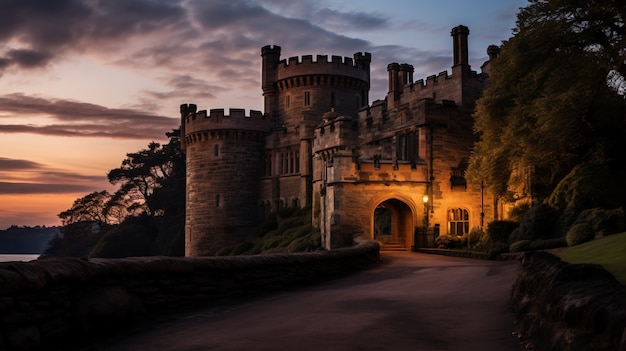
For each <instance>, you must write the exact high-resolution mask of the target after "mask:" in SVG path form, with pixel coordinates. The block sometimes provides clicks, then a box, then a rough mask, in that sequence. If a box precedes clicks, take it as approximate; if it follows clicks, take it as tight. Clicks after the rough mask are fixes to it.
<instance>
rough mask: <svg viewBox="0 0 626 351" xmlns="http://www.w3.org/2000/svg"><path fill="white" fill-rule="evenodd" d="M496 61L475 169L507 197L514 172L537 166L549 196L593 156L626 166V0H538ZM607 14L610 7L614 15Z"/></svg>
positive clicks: (480, 118)
mask: <svg viewBox="0 0 626 351" xmlns="http://www.w3.org/2000/svg"><path fill="white" fill-rule="evenodd" d="M529 3H530V4H529V6H527V7H525V8H523V9H521V11H520V13H519V15H518V20H517V27H516V28H515V29H514V36H513V37H512V38H510V40H508V41H507V42H505V43H504V44H503V45H502V48H501V55H500V57H498V58H497V59H495V60H493V62H492V67H491V72H490V86H489V88H488V89H487V90H486V91H485V92H484V95H483V97H482V98H481V99H480V100H479V101H478V102H477V107H476V114H475V130H476V132H477V133H478V134H479V135H480V141H479V142H478V143H477V144H476V147H475V150H474V153H473V155H472V157H471V159H470V165H469V168H468V170H467V176H468V177H469V178H470V179H473V180H482V181H485V184H486V185H487V186H488V187H489V188H490V190H491V191H492V192H493V193H495V194H496V195H498V196H502V197H504V196H506V195H507V191H508V189H509V184H508V182H509V180H510V177H511V174H512V171H513V170H514V169H516V168H523V169H531V170H533V183H534V189H535V191H537V189H544V190H545V192H543V193H542V194H533V195H534V196H535V197H537V195H539V198H540V199H541V198H543V197H544V196H547V195H548V194H549V193H550V192H551V191H552V189H554V187H555V186H556V184H558V182H559V181H560V180H561V179H562V178H563V177H564V176H565V175H567V174H568V173H569V172H570V171H571V170H572V169H573V168H574V167H575V165H576V164H578V163H580V162H582V161H585V160H590V159H597V160H598V163H606V164H609V165H610V166H611V167H614V169H613V170H614V171H615V170H616V169H617V170H621V171H622V172H623V169H624V164H626V162H625V161H626V160H625V154H624V153H623V152H622V151H621V150H623V149H624V148H625V146H626V145H625V142H626V138H625V136H626V128H625V126H626V120H625V118H624V117H625V114H624V105H625V100H624V99H623V97H622V96H619V94H618V89H617V87H616V86H617V85H620V84H622V83H623V81H624V79H623V77H625V76H626V74H625V73H626V67H625V65H624V59H625V57H624V55H626V51H624V50H623V48H624V45H625V44H626V43H625V41H626V36H625V35H624V34H625V33H624V32H625V28H626V26H624V16H625V14H626V5H624V3H623V2H621V1H608V2H606V1H600V0H590V1H582V0H576V1H569V0H551V1H546V0H531V1H529ZM607 14H610V15H608V16H607Z"/></svg>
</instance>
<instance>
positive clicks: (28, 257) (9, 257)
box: [0, 254, 40, 262]
mask: <svg viewBox="0 0 626 351" xmlns="http://www.w3.org/2000/svg"><path fill="white" fill-rule="evenodd" d="M39 256H40V255H39V254H0V262H11V261H22V262H28V261H32V260H36V259H37V258H38V257H39Z"/></svg>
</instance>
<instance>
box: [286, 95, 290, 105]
mask: <svg viewBox="0 0 626 351" xmlns="http://www.w3.org/2000/svg"><path fill="white" fill-rule="evenodd" d="M290 107H291V97H290V96H289V95H287V96H285V108H290Z"/></svg>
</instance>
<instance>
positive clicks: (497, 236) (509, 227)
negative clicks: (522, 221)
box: [486, 221, 519, 243]
mask: <svg viewBox="0 0 626 351" xmlns="http://www.w3.org/2000/svg"><path fill="white" fill-rule="evenodd" d="M518 226H519V223H517V222H514V221H493V222H490V223H489V224H488V225H487V231H486V234H487V237H486V240H487V241H490V242H494V243H508V240H509V236H510V235H511V233H512V232H513V230H515V229H516V228H517V227H518Z"/></svg>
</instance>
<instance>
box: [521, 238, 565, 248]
mask: <svg viewBox="0 0 626 351" xmlns="http://www.w3.org/2000/svg"><path fill="white" fill-rule="evenodd" d="M564 246H567V243H566V242H565V238H552V239H539V240H535V241H531V242H530V245H529V246H528V250H530V251H536V250H548V249H556V248H557V247H564Z"/></svg>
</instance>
